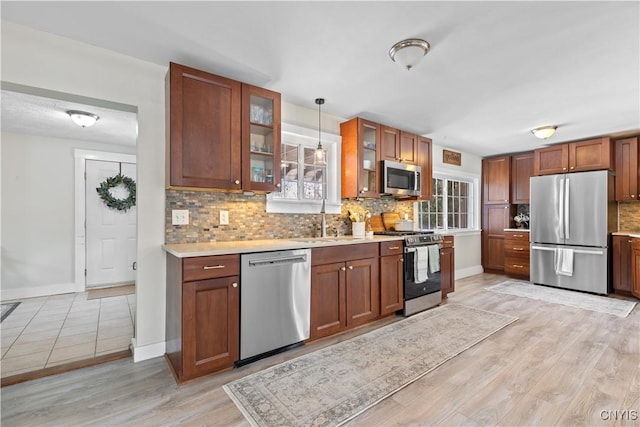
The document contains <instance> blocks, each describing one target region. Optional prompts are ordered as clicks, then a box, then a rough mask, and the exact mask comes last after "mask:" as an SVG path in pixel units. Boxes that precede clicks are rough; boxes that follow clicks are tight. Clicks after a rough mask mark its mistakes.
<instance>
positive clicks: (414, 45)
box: [389, 39, 431, 70]
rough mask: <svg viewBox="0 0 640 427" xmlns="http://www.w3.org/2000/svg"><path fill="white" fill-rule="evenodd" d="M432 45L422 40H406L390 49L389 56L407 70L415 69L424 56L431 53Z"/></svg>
mask: <svg viewBox="0 0 640 427" xmlns="http://www.w3.org/2000/svg"><path fill="white" fill-rule="evenodd" d="M430 48H431V45H429V42H427V41H426V40H422V39H406V40H402V41H400V42H398V43H396V44H394V45H393V46H392V47H391V49H389V56H390V57H391V60H392V61H393V62H397V63H398V64H400V65H402V66H403V67H404V68H406V69H407V70H410V69H412V68H413V67H415V66H416V65H417V64H418V62H420V60H421V59H422V57H423V56H425V55H426V54H427V52H429V49H430Z"/></svg>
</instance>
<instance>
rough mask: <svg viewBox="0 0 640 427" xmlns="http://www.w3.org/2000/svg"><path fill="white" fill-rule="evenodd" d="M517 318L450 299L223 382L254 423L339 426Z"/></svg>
mask: <svg viewBox="0 0 640 427" xmlns="http://www.w3.org/2000/svg"><path fill="white" fill-rule="evenodd" d="M516 320H517V318H515V317H512V316H506V315H503V314H498V313H492V312H488V311H484V310H480V309H476V308H471V307H466V306H462V305H456V304H447V305H444V306H440V307H437V308H434V309H432V310H428V311H425V312H423V313H419V314H416V315H414V316H412V317H409V318H408V319H404V320H401V321H398V322H396V323H393V324H390V325H387V326H384V327H382V328H380V329H376V330H375V331H371V332H369V333H367V334H364V335H361V336H359V337H355V338H352V339H349V340H347V341H344V342H341V343H338V344H335V345H332V346H329V347H327V348H324V349H322V350H318V351H315V352H313V353H310V354H306V355H304V356H300V357H298V358H296V359H292V360H290V361H287V362H284V363H281V364H279V365H276V366H273V367H271V368H267V369H265V370H263V371H261V372H256V373H254V374H251V375H249V376H246V377H244V378H241V379H239V380H236V381H233V382H231V383H229V384H226V385H224V386H223V388H224V390H225V391H226V392H227V394H228V395H229V397H231V399H232V400H233V401H234V402H235V404H236V405H237V406H238V408H239V409H240V411H241V412H242V413H243V414H244V416H245V417H246V418H247V420H248V421H249V422H250V423H251V424H252V425H254V426H296V427H297V426H311V425H312V426H338V425H342V424H344V423H345V422H347V421H349V420H351V419H352V418H354V417H355V416H357V415H358V414H360V413H362V412H364V411H365V410H366V409H367V408H370V407H371V406H373V405H375V404H376V403H378V402H380V401H381V400H383V399H384V398H386V397H388V396H390V395H391V394H393V393H395V392H396V391H398V390H400V389H401V388H403V387H406V386H407V385H409V384H411V383H412V382H414V381H416V380H417V379H419V378H421V377H422V376H424V375H426V374H427V373H429V372H431V371H432V370H434V369H435V368H437V367H438V366H440V365H442V364H443V363H444V362H446V361H447V360H449V359H451V358H453V357H455V356H457V355H458V354H460V353H462V352H463V351H465V350H467V349H468V348H470V347H472V346H474V345H475V344H477V343H479V342H480V341H482V340H484V339H485V338H487V337H489V336H490V335H492V334H494V333H495V332H497V331H499V330H500V329H502V328H504V327H505V326H507V325H509V324H510V323H512V322H514V321H516Z"/></svg>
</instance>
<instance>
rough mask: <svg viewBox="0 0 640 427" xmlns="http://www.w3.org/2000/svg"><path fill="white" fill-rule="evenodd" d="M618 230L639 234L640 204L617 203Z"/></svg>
mask: <svg viewBox="0 0 640 427" xmlns="http://www.w3.org/2000/svg"><path fill="white" fill-rule="evenodd" d="M618 218H619V223H618V230H620V231H631V232H636V233H640V203H638V202H629V203H622V202H621V203H618Z"/></svg>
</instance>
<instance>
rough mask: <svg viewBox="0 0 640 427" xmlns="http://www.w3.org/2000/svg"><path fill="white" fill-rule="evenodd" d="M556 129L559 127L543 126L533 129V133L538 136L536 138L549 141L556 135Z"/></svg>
mask: <svg viewBox="0 0 640 427" xmlns="http://www.w3.org/2000/svg"><path fill="white" fill-rule="evenodd" d="M556 129H558V126H542V127H539V128H535V129H533V130H532V131H531V133H533V134H534V135H535V136H536V138H540V139H547V138H549V137H550V136H551V135H553V134H554V133H556Z"/></svg>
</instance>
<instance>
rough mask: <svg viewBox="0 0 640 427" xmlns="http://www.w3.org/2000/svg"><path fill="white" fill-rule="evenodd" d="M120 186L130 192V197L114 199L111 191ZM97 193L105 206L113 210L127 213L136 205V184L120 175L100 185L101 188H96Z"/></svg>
mask: <svg viewBox="0 0 640 427" xmlns="http://www.w3.org/2000/svg"><path fill="white" fill-rule="evenodd" d="M119 185H124V188H126V189H127V191H128V192H129V197H127V198H126V199H116V198H115V197H113V194H111V191H110V190H111V189H112V188H114V187H117V186H119ZM96 191H97V192H98V195H99V196H100V198H101V199H102V201H103V202H104V204H105V205H107V206H108V207H110V208H111V209H117V210H119V211H125V212H126V211H128V210H129V209H131V208H132V207H133V206H135V205H136V182H135V181H134V180H133V179H131V178H129V177H128V176H124V175H122V174H120V173H119V174H118V175H116V176H112V177H111V178H107V179H105V180H104V181H103V182H101V183H100V187H98V188H96Z"/></svg>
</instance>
